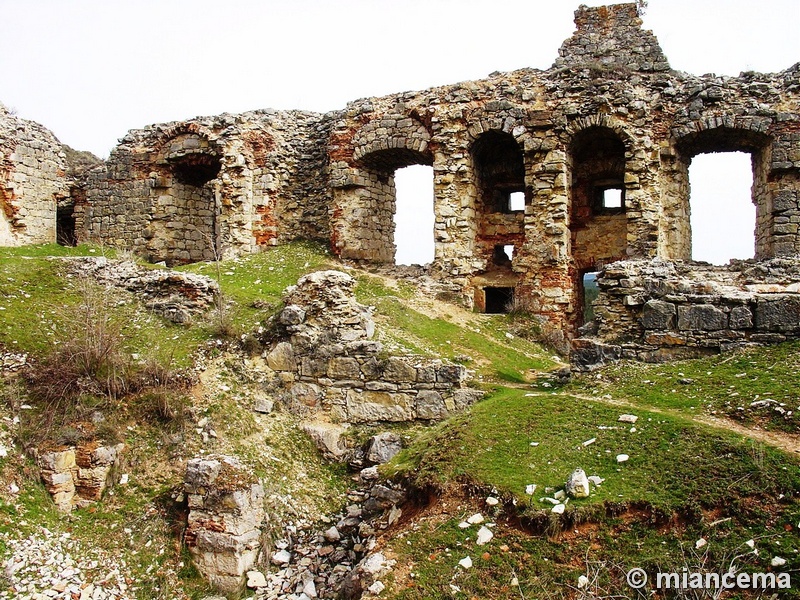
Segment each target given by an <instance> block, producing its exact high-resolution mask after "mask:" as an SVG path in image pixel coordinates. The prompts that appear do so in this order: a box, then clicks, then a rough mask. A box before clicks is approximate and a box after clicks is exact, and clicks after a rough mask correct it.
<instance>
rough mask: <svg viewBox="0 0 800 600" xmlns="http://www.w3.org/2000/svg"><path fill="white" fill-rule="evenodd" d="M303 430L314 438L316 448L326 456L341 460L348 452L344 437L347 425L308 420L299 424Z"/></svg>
mask: <svg viewBox="0 0 800 600" xmlns="http://www.w3.org/2000/svg"><path fill="white" fill-rule="evenodd" d="M301 428H302V429H303V431H305V432H306V434H308V436H309V437H311V439H312V440H314V443H315V444H316V446H317V448H319V450H320V451H321V452H322V453H323V454H324V455H325V456H327V457H329V458H333V459H334V460H341V459H343V458H344V457H346V456H347V454H348V448H347V443H346V440H345V438H344V435H345V433H347V429H348V428H347V427H344V426H341V425H335V424H333V423H324V422H309V423H303V424H302V425H301Z"/></svg>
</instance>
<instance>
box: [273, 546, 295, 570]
mask: <svg viewBox="0 0 800 600" xmlns="http://www.w3.org/2000/svg"><path fill="white" fill-rule="evenodd" d="M291 560H292V555H291V554H289V551H288V550H279V551H278V552H276V553H275V554H273V555H272V564H273V565H278V566H279V567H280V566H282V565H288V564H289V562H290V561H291Z"/></svg>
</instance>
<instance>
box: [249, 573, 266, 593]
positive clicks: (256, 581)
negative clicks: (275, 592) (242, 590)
mask: <svg viewBox="0 0 800 600" xmlns="http://www.w3.org/2000/svg"><path fill="white" fill-rule="evenodd" d="M247 587H249V588H252V589H257V588H262V587H267V578H266V577H264V574H263V573H262V572H261V571H248V572H247Z"/></svg>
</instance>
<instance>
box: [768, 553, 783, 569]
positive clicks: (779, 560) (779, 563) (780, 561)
mask: <svg viewBox="0 0 800 600" xmlns="http://www.w3.org/2000/svg"><path fill="white" fill-rule="evenodd" d="M769 564H770V565H772V566H773V567H782V566H783V565H785V564H786V559H785V558H781V557H780V556H776V557H774V558H773V559H772V560H771V561H770V563H769Z"/></svg>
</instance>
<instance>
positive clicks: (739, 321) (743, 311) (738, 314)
mask: <svg viewBox="0 0 800 600" xmlns="http://www.w3.org/2000/svg"><path fill="white" fill-rule="evenodd" d="M728 321H729V324H730V328H731V329H750V328H751V327H752V326H753V312H752V311H751V310H750V309H749V308H748V307H746V306H736V307H735V308H733V309H731V314H730V317H729V319H728Z"/></svg>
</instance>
